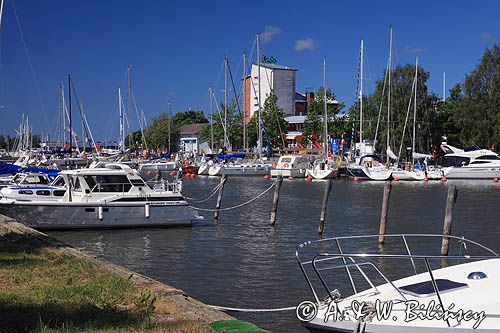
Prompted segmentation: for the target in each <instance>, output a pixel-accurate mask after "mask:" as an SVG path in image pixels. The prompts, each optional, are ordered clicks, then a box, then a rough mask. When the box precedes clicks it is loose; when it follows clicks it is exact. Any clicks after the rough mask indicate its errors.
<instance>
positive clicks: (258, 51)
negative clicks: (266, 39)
mask: <svg viewBox="0 0 500 333" xmlns="http://www.w3.org/2000/svg"><path fill="white" fill-rule="evenodd" d="M257 70H258V72H259V74H258V77H257V88H258V90H259V95H258V97H257V99H258V101H257V103H258V105H259V120H258V123H259V127H258V133H259V135H258V142H257V150H258V156H259V160H262V124H261V121H262V105H261V101H260V99H261V89H260V34H257Z"/></svg>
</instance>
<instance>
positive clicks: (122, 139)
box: [118, 88, 125, 151]
mask: <svg viewBox="0 0 500 333" xmlns="http://www.w3.org/2000/svg"><path fill="white" fill-rule="evenodd" d="M118 112H119V114H120V150H121V151H125V119H124V117H123V109H122V90H121V89H120V88H118Z"/></svg>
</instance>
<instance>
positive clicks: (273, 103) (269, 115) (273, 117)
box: [248, 93, 288, 148]
mask: <svg viewBox="0 0 500 333" xmlns="http://www.w3.org/2000/svg"><path fill="white" fill-rule="evenodd" d="M262 119H263V124H261V125H262V131H263V133H262V139H263V143H262V145H263V146H264V147H265V146H266V142H267V141H266V139H267V138H269V142H270V143H271V147H273V148H277V147H282V146H283V144H284V135H285V134H286V132H287V131H288V123H287V122H286V120H285V112H284V111H283V109H282V108H280V107H278V96H276V95H275V94H273V93H272V94H270V95H269V96H268V97H267V98H266V100H265V102H264V106H263V107H262ZM264 126H265V132H264ZM258 128H259V115H258V112H256V113H255V114H254V115H253V116H252V118H251V119H250V123H249V124H248V139H249V140H248V144H249V145H250V146H254V147H255V146H257V140H258ZM266 133H267V136H266Z"/></svg>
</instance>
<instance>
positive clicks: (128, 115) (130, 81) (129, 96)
mask: <svg viewBox="0 0 500 333" xmlns="http://www.w3.org/2000/svg"><path fill="white" fill-rule="evenodd" d="M130 67H131V66H130V65H128V68H127V82H128V103H127V104H128V105H127V113H128V114H127V118H128V122H127V124H128V146H129V148H130V147H132V135H131V134H132V133H131V131H130V123H131V122H132V80H131V77H130V75H131V74H130ZM124 145H125V144H124Z"/></svg>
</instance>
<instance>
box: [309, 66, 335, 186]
mask: <svg viewBox="0 0 500 333" xmlns="http://www.w3.org/2000/svg"><path fill="white" fill-rule="evenodd" d="M323 105H324V118H323V128H324V133H323V148H324V149H323V158H322V159H320V160H317V161H315V162H314V164H313V167H312V168H309V169H307V174H308V175H309V176H311V177H313V178H314V179H328V178H334V177H336V176H337V172H338V168H337V166H336V165H335V164H334V163H333V161H331V160H330V159H329V158H328V152H329V149H328V108H327V100H326V57H323Z"/></svg>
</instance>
